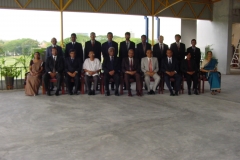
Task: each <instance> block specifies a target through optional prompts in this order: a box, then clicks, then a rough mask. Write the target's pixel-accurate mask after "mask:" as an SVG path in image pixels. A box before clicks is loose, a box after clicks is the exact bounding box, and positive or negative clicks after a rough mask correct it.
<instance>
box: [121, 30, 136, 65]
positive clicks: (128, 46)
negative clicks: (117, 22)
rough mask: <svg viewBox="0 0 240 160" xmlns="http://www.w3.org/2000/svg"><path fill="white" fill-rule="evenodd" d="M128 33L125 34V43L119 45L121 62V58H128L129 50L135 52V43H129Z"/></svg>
mask: <svg viewBox="0 0 240 160" xmlns="http://www.w3.org/2000/svg"><path fill="white" fill-rule="evenodd" d="M130 36H131V34H130V32H126V33H125V39H126V40H125V41H122V42H121V43H120V49H119V59H120V61H121V62H122V59H123V58H126V57H128V51H129V50H130V49H132V50H133V52H134V51H135V43H134V42H132V41H130Z"/></svg>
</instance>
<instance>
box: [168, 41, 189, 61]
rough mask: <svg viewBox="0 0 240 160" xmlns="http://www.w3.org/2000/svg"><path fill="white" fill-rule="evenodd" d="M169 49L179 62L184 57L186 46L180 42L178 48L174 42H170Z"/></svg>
mask: <svg viewBox="0 0 240 160" xmlns="http://www.w3.org/2000/svg"><path fill="white" fill-rule="evenodd" d="M170 49H171V50H172V52H173V57H175V58H177V60H178V62H179V63H181V62H182V61H183V60H184V59H185V51H186V47H185V44H184V43H180V50H178V47H177V44H176V42H174V43H172V44H171V47H170Z"/></svg>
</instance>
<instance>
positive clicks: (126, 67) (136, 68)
mask: <svg viewBox="0 0 240 160" xmlns="http://www.w3.org/2000/svg"><path fill="white" fill-rule="evenodd" d="M129 70H130V65H129V58H128V57H125V58H123V60H122V72H123V73H125V72H126V71H129ZM132 71H137V72H138V73H140V71H141V68H140V64H139V60H138V59H137V58H133V65H132Z"/></svg>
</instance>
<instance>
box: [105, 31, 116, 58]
mask: <svg viewBox="0 0 240 160" xmlns="http://www.w3.org/2000/svg"><path fill="white" fill-rule="evenodd" d="M107 39H108V41H107V42H104V43H103V44H102V55H103V57H108V56H109V55H108V48H109V47H113V48H114V49H115V53H114V56H115V57H117V55H118V44H117V42H114V41H113V40H112V39H113V34H112V32H108V34H107Z"/></svg>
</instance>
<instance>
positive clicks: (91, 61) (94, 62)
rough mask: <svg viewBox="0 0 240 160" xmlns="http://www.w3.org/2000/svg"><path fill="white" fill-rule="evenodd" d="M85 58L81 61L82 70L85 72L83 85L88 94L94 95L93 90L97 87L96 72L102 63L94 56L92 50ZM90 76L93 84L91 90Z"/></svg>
mask: <svg viewBox="0 0 240 160" xmlns="http://www.w3.org/2000/svg"><path fill="white" fill-rule="evenodd" d="M88 56H89V58H87V59H86V60H85V61H84V63H83V70H84V72H85V85H86V88H87V91H88V95H95V90H96V89H97V84H98V72H99V71H100V70H101V68H102V65H101V62H100V61H99V59H98V58H95V54H94V52H93V51H90V52H89V54H88ZM90 77H93V81H94V86H93V90H91V84H92V82H91V81H90Z"/></svg>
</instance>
